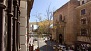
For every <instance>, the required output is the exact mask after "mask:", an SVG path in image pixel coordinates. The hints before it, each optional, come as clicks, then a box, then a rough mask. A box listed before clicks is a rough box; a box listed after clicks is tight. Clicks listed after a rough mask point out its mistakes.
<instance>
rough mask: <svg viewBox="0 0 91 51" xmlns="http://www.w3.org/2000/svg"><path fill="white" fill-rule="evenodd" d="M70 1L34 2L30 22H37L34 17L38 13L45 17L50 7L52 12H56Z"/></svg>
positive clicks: (40, 0)
mask: <svg viewBox="0 0 91 51" xmlns="http://www.w3.org/2000/svg"><path fill="white" fill-rule="evenodd" d="M68 1H69V0H34V4H33V8H32V10H31V13H30V20H29V21H30V22H36V20H37V21H38V19H37V18H36V17H35V16H34V15H36V13H41V15H42V17H45V16H44V15H45V14H46V10H47V9H48V7H49V5H50V10H51V11H53V10H54V11H55V10H57V9H58V8H60V7H61V6H62V5H64V4H65V3H67V2H68Z"/></svg>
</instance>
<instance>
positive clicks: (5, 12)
mask: <svg viewBox="0 0 91 51" xmlns="http://www.w3.org/2000/svg"><path fill="white" fill-rule="evenodd" d="M26 2H28V1H26ZM21 3H22V0H0V16H1V17H0V28H1V29H0V51H21V50H22V49H23V47H22V44H21V32H23V31H26V36H28V21H29V14H30V12H27V11H31V9H32V5H33V0H30V1H29V2H28V3H31V4H30V5H28V3H26V4H27V5H26V10H25V12H26V18H25V19H26V20H25V21H22V22H23V24H26V30H24V29H23V30H21V29H22V28H21V26H23V25H22V22H21V20H22V18H21V17H22V12H23V10H22V9H21V6H23V3H22V4H21ZM28 6H29V7H28ZM24 8H25V7H24ZM27 17H28V18H27ZM24 41H26V42H27V43H26V49H27V48H29V47H27V46H28V38H27V39H25V40H24ZM22 51H23V50H22ZM24 51H28V49H27V50H25V49H24Z"/></svg>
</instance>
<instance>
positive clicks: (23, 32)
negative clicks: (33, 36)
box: [20, 0, 27, 51]
mask: <svg viewBox="0 0 91 51" xmlns="http://www.w3.org/2000/svg"><path fill="white" fill-rule="evenodd" d="M20 11H21V15H20V44H21V50H20V51H27V0H26V1H20Z"/></svg>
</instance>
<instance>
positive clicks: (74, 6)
mask: <svg viewBox="0 0 91 51" xmlns="http://www.w3.org/2000/svg"><path fill="white" fill-rule="evenodd" d="M90 2H91V0H70V1H69V2H67V3H66V4H64V5H63V6H62V7H60V8H59V9H57V10H56V11H55V12H54V14H53V26H54V30H53V32H54V33H53V34H52V39H54V40H56V41H58V42H60V43H66V44H68V45H72V44H75V43H76V42H77V43H76V44H78V42H81V44H82V42H87V43H91V35H90V34H91V27H90V24H91V23H90V22H91V21H90V19H91V15H90V10H91V7H90V5H91V4H90ZM81 12H82V13H81ZM84 12H85V13H84ZM81 34H83V35H84V34H86V35H84V36H83V35H81Z"/></svg>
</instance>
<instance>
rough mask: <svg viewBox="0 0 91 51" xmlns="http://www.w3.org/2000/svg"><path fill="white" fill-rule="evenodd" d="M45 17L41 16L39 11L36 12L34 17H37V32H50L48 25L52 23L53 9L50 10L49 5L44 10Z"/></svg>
mask: <svg viewBox="0 0 91 51" xmlns="http://www.w3.org/2000/svg"><path fill="white" fill-rule="evenodd" d="M44 16H45V19H43V17H42V16H41V13H36V15H35V17H36V18H37V19H38V21H39V22H38V24H37V25H38V27H39V28H38V33H41V34H42V33H50V25H51V24H52V23H53V20H52V18H53V11H51V10H50V6H49V7H48V9H47V10H46V14H45V15H44Z"/></svg>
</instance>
